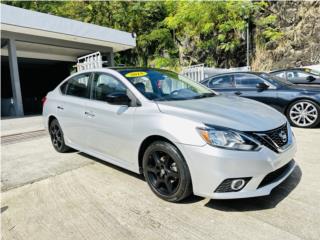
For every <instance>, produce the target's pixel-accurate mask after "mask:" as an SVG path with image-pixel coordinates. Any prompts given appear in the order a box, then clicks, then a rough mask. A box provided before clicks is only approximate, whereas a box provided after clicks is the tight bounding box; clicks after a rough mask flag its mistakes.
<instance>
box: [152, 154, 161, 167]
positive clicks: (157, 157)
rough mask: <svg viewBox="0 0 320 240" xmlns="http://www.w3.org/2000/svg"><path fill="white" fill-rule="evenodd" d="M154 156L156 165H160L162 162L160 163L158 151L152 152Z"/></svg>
mask: <svg viewBox="0 0 320 240" xmlns="http://www.w3.org/2000/svg"><path fill="white" fill-rule="evenodd" d="M152 158H153V160H154V162H155V164H156V166H158V167H160V165H161V163H160V157H159V154H158V153H157V152H153V153H152Z"/></svg>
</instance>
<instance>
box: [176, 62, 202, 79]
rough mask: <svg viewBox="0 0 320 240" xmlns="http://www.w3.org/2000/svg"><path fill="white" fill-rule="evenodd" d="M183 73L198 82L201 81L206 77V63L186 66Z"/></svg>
mask: <svg viewBox="0 0 320 240" xmlns="http://www.w3.org/2000/svg"><path fill="white" fill-rule="evenodd" d="M181 74H182V75H184V76H186V77H188V78H190V79H192V80H194V81H196V82H200V81H201V80H203V79H204V64H198V65H193V66H189V67H185V68H183V69H182V71H181Z"/></svg>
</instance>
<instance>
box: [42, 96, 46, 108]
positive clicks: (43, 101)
mask: <svg viewBox="0 0 320 240" xmlns="http://www.w3.org/2000/svg"><path fill="white" fill-rule="evenodd" d="M46 101H47V97H43V98H42V99H41V102H42V107H43V106H44V104H45V103H46Z"/></svg>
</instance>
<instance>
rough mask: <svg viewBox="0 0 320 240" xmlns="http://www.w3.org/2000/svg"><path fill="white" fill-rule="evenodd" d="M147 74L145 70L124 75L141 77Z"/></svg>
mask: <svg viewBox="0 0 320 240" xmlns="http://www.w3.org/2000/svg"><path fill="white" fill-rule="evenodd" d="M146 75H148V73H147V72H129V73H127V74H126V75H125V76H126V77H143V76H146Z"/></svg>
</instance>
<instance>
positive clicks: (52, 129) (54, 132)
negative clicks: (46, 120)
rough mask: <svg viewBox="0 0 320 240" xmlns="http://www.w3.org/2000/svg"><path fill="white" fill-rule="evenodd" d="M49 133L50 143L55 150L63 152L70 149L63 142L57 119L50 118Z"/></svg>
mask: <svg viewBox="0 0 320 240" xmlns="http://www.w3.org/2000/svg"><path fill="white" fill-rule="evenodd" d="M49 133H50V137H51V142H52V145H53V147H54V149H55V150H56V151H57V152H60V153H65V152H68V151H69V150H70V148H69V147H68V146H67V145H66V144H65V142H64V138H63V132H62V129H61V127H60V124H59V122H58V120H57V119H54V120H52V122H51V123H50V126H49Z"/></svg>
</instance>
